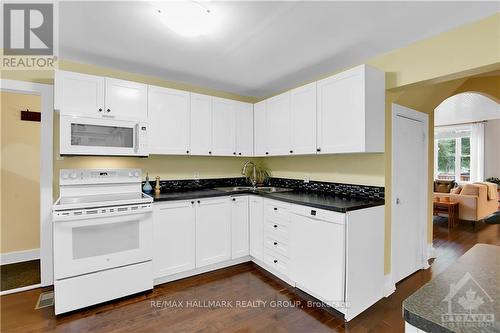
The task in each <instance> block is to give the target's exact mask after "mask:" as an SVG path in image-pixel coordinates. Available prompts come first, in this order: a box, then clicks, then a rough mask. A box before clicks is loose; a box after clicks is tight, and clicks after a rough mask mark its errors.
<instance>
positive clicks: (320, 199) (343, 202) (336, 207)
mask: <svg viewBox="0 0 500 333" xmlns="http://www.w3.org/2000/svg"><path fill="white" fill-rule="evenodd" d="M243 194H253V195H259V196H262V197H265V198H269V199H274V200H280V201H284V202H289V203H294V204H299V205H304V206H309V207H314V208H320V209H326V210H332V211H336V212H340V213H345V212H348V211H352V210H357V209H363V208H368V207H375V206H382V205H384V200H383V199H361V198H353V197H345V196H336V195H333V194H327V193H318V192H306V191H296V190H294V191H289V192H279V193H261V192H254V191H248V190H246V191H237V192H223V191H219V190H215V189H200V190H185V191H171V192H166V193H161V194H159V195H154V194H153V198H154V201H173V200H190V199H200V198H208V197H220V196H231V195H243Z"/></svg>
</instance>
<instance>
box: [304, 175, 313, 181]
mask: <svg viewBox="0 0 500 333" xmlns="http://www.w3.org/2000/svg"><path fill="white" fill-rule="evenodd" d="M310 180H311V177H309V175H305V176H304V183H309V181H310Z"/></svg>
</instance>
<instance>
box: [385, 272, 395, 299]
mask: <svg viewBox="0 0 500 333" xmlns="http://www.w3.org/2000/svg"><path fill="white" fill-rule="evenodd" d="M395 291H396V285H395V284H394V282H392V274H391V273H389V274H387V275H385V276H384V297H389V296H390V295H391V294H392V293H393V292H395Z"/></svg>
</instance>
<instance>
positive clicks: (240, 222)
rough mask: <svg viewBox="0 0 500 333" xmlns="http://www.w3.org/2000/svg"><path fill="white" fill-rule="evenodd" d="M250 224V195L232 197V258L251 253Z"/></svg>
mask: <svg viewBox="0 0 500 333" xmlns="http://www.w3.org/2000/svg"><path fill="white" fill-rule="evenodd" d="M249 248H250V244H249V226H248V196H237V197H232V198H231V258H232V259H236V258H241V257H244V256H248V254H249V253H250V249H249Z"/></svg>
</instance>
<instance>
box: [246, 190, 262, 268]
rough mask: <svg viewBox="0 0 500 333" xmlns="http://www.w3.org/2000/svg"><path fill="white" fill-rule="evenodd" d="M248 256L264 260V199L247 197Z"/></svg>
mask: <svg viewBox="0 0 500 333" xmlns="http://www.w3.org/2000/svg"><path fill="white" fill-rule="evenodd" d="M249 224H250V255H251V256H252V257H254V258H256V259H258V260H261V261H262V260H264V257H263V254H264V252H263V250H264V199H263V198H260V197H256V196H250V197H249Z"/></svg>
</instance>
